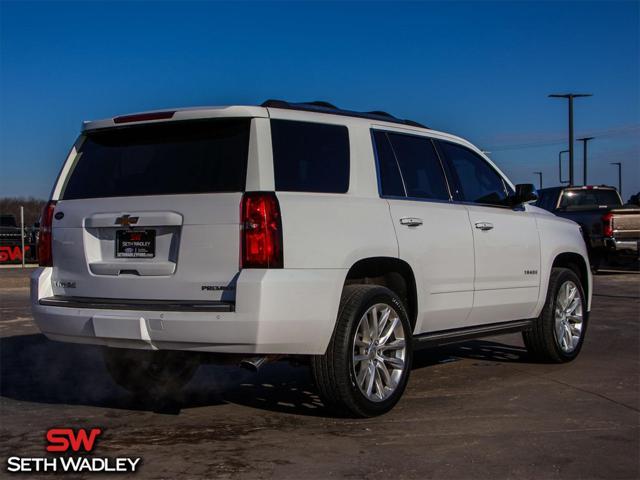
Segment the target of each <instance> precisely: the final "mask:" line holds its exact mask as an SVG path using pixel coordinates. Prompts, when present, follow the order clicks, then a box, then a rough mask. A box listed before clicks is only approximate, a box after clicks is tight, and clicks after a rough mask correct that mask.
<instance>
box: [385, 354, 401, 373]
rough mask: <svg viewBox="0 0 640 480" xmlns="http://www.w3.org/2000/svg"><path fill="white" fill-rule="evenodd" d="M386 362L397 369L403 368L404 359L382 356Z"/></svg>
mask: <svg viewBox="0 0 640 480" xmlns="http://www.w3.org/2000/svg"><path fill="white" fill-rule="evenodd" d="M382 358H383V359H384V361H385V362H386V363H388V364H389V365H391V366H392V367H393V368H397V369H398V370H403V369H404V360H402V359H401V358H396V357H382Z"/></svg>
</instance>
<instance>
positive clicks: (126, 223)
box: [116, 215, 138, 227]
mask: <svg viewBox="0 0 640 480" xmlns="http://www.w3.org/2000/svg"><path fill="white" fill-rule="evenodd" d="M136 223H138V217H132V216H130V215H122V216H121V217H118V218H116V225H122V226H123V227H130V226H131V225H135V224H136Z"/></svg>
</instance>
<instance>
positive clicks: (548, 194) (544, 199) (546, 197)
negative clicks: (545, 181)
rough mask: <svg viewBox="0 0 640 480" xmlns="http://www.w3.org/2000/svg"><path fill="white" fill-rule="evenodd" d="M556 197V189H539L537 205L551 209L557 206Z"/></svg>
mask: <svg viewBox="0 0 640 480" xmlns="http://www.w3.org/2000/svg"><path fill="white" fill-rule="evenodd" d="M556 198H557V197H556V191H554V190H548V191H538V201H537V202H536V206H538V207H540V208H544V209H545V210H549V211H551V210H553V209H554V208H555V200H556Z"/></svg>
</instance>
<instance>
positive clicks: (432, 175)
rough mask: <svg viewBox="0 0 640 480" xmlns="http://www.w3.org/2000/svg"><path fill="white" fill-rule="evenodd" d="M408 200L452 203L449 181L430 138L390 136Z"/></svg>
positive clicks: (388, 134) (398, 134)
mask: <svg viewBox="0 0 640 480" xmlns="http://www.w3.org/2000/svg"><path fill="white" fill-rule="evenodd" d="M387 136H388V138H389V141H390V142H391V147H392V148H393V152H394V153H395V156H396V159H397V160H398V164H399V165H400V171H401V172H402V179H403V180H404V185H405V188H406V190H407V196H408V197H416V198H430V199H437V200H449V191H448V190H447V181H446V180H445V177H444V172H443V171H442V165H441V164H440V159H439V158H438V155H437V153H436V151H435V149H434V147H433V143H432V142H431V139H429V138H425V137H418V136H415V135H403V134H401V133H391V132H389V133H387Z"/></svg>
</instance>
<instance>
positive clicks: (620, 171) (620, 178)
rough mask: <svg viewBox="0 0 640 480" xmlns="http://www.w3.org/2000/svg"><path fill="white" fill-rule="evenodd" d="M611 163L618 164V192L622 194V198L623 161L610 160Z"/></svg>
mask: <svg viewBox="0 0 640 480" xmlns="http://www.w3.org/2000/svg"><path fill="white" fill-rule="evenodd" d="M610 163H611V165H617V166H618V193H619V194H620V198H622V163H621V162H610Z"/></svg>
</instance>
